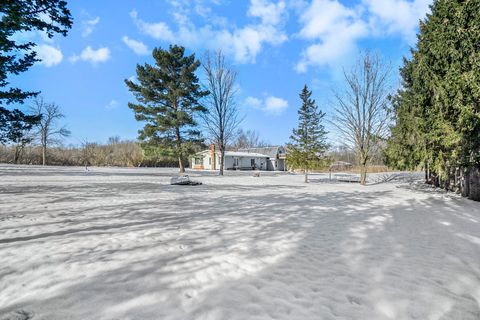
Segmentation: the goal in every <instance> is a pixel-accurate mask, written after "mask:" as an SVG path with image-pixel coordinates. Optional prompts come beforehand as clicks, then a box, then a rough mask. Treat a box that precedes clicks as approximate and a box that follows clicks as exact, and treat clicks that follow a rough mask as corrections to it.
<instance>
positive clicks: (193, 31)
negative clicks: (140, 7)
mask: <svg viewBox="0 0 480 320" xmlns="http://www.w3.org/2000/svg"><path fill="white" fill-rule="evenodd" d="M185 12H188V11H185V10H183V9H182V10H181V11H178V12H177V17H176V18H175V19H176V24H177V25H176V29H175V30H174V29H172V28H171V27H170V26H169V25H167V24H166V23H164V22H155V23H150V22H145V21H143V20H142V19H140V18H139V17H138V13H137V11H135V10H133V11H132V12H130V16H131V17H132V19H133V21H134V22H135V24H136V25H137V27H138V29H139V30H140V32H142V33H144V34H146V35H149V36H151V37H152V38H154V39H157V40H162V41H165V42H175V43H178V44H181V45H184V46H186V47H189V48H192V49H222V50H223V52H224V53H225V54H227V55H231V56H232V57H233V59H234V60H235V61H236V62H238V63H254V62H255V59H256V56H257V55H258V54H259V53H260V52H261V51H262V49H263V47H264V46H265V45H266V44H270V45H278V44H281V43H283V42H285V41H286V40H287V35H286V33H285V32H284V30H283V27H284V26H283V25H284V20H285V19H286V15H287V13H286V8H285V3H284V1H279V2H277V3H276V4H274V3H272V2H271V1H266V0H251V3H250V7H249V9H248V12H247V15H248V16H250V17H252V18H259V19H260V21H259V22H255V23H250V24H247V25H245V26H243V27H232V26H230V27H228V26H221V27H218V26H217V25H214V24H213V23H209V22H208V21H207V23H206V24H205V25H203V26H201V27H197V26H195V25H194V24H193V23H191V22H190V20H189V21H188V22H187V21H186V20H185V19H184V18H182V17H180V15H185ZM174 17H175V15H174ZM216 20H218V19H216Z"/></svg>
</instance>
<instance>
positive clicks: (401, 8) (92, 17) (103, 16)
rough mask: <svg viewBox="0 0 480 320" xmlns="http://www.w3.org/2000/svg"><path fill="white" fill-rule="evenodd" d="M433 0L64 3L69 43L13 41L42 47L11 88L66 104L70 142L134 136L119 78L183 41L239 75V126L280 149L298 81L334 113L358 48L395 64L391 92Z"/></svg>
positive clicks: (293, 114)
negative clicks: (214, 53)
mask: <svg viewBox="0 0 480 320" xmlns="http://www.w3.org/2000/svg"><path fill="white" fill-rule="evenodd" d="M431 2H432V1H431V0H357V1H353V0H350V1H347V0H313V1H304V0H279V1H273V0H272V1H270V0H250V1H249V0H164V1H149V0H144V1H133V0H123V1H118V0H116V1H114V0H102V1H96V0H85V1H69V4H68V7H69V9H70V10H71V12H72V15H73V17H74V25H73V28H72V29H71V30H70V32H69V34H68V36H67V37H61V36H57V37H55V38H53V39H45V37H43V36H42V35H41V34H38V33H29V34H22V35H18V37H19V38H25V39H34V40H35V41H36V42H37V43H38V47H37V48H36V50H37V52H38V54H39V57H40V58H42V59H43V61H42V62H40V63H38V64H37V65H35V66H34V67H32V68H31V69H30V70H28V71H27V72H25V73H23V74H21V75H19V76H16V77H11V79H10V80H11V82H12V84H13V85H17V86H19V87H21V88H22V89H25V90H40V91H42V95H43V97H44V99H45V100H46V101H48V102H55V103H57V104H58V105H60V106H61V107H62V110H63V111H64V113H65V115H66V118H65V119H64V121H65V123H66V124H67V125H68V128H69V129H70V130H71V131H72V136H71V137H70V138H68V139H67V141H66V143H73V144H78V143H79V142H80V141H84V140H89V141H95V142H105V141H106V140H107V139H108V137H111V136H120V137H121V138H122V139H135V138H136V137H137V131H138V129H139V128H141V127H142V123H139V122H137V121H136V120H135V119H134V115H133V112H132V111H131V110H130V109H129V108H128V107H127V103H128V102H129V101H134V98H133V96H132V95H131V94H130V93H129V92H128V90H127V88H126V86H125V84H124V79H126V78H130V77H132V76H135V67H136V64H137V63H141V64H143V63H145V62H148V63H152V58H151V55H150V53H151V50H152V49H153V48H154V47H162V48H168V45H169V44H179V45H183V46H185V47H186V48H187V51H188V53H195V54H196V56H197V57H198V58H201V57H202V56H203V55H204V53H205V50H215V49H221V50H222V51H223V52H224V53H225V54H226V56H227V59H228V60H229V62H230V63H231V64H232V66H233V67H234V68H235V69H236V71H237V72H238V75H239V76H238V95H237V102H238V106H239V109H240V112H241V113H242V114H243V115H244V117H245V118H244V120H243V122H242V124H241V127H242V128H244V129H254V130H256V131H258V132H259V133H260V136H261V137H262V138H263V139H265V140H267V141H269V142H270V143H271V144H284V143H285V142H287V141H288V138H289V136H290V133H291V130H292V128H293V127H294V126H295V125H296V121H297V109H298V107H299V98H298V93H299V92H300V90H301V89H302V87H303V85H304V84H307V85H308V86H309V87H310V89H312V90H313V97H314V98H315V99H316V100H317V103H318V105H319V107H320V108H321V109H322V110H324V111H325V112H326V113H327V116H332V113H333V106H334V102H333V99H332V89H333V88H339V87H341V84H342V76H341V75H342V70H343V68H347V69H348V68H349V67H350V66H352V64H353V63H354V62H355V58H356V56H357V55H358V53H359V52H360V51H362V50H366V49H368V50H374V51H377V52H379V53H380V54H381V55H382V57H383V58H384V59H385V60H386V61H388V62H389V63H390V64H391V65H392V81H391V83H392V88H395V87H396V86H398V81H399V80H398V72H397V70H398V66H399V65H400V64H401V59H402V57H403V56H405V55H407V56H408V54H409V48H410V47H411V46H412V45H414V44H415V34H416V32H417V28H418V21H419V19H421V18H423V17H425V14H426V13H427V12H428V10H429V5H430V3H431ZM198 75H199V77H200V78H202V74H201V71H200V70H199V73H198ZM28 104H29V102H27V103H26V106H28ZM327 127H329V129H330V130H331V131H332V133H331V134H330V137H331V139H332V140H335V138H336V136H335V132H334V130H333V129H332V128H331V126H327Z"/></svg>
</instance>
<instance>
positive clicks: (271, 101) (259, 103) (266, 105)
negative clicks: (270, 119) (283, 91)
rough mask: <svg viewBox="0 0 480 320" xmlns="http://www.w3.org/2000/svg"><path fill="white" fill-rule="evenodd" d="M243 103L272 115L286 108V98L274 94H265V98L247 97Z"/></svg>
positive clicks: (280, 112)
mask: <svg viewBox="0 0 480 320" xmlns="http://www.w3.org/2000/svg"><path fill="white" fill-rule="evenodd" d="M243 103H244V105H245V106H247V107H252V108H255V109H260V110H262V111H263V112H265V113H268V114H272V115H280V114H282V113H283V112H284V111H285V110H286V109H287V108H288V101H287V100H285V99H282V98H278V97H274V96H267V97H266V98H265V99H259V98H255V97H247V98H246V99H245V100H244V102H243Z"/></svg>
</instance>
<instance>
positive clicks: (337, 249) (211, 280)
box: [0, 184, 480, 319]
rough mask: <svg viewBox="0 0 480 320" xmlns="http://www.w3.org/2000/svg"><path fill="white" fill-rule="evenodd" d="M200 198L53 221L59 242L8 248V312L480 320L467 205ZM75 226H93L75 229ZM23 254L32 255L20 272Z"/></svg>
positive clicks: (300, 193)
mask: <svg viewBox="0 0 480 320" xmlns="http://www.w3.org/2000/svg"><path fill="white" fill-rule="evenodd" d="M140 185H141V184H140ZM142 187H145V185H142ZM139 189H141V187H139ZM119 190H120V189H119ZM126 190H127V189H121V190H120V191H121V192H126ZM180 190H181V191H180ZM195 190H196V192H193V193H192V192H191V191H189V190H187V189H176V188H173V187H166V188H165V189H163V191H162V192H167V193H168V195H169V197H167V198H166V199H164V200H162V202H161V203H158V202H155V201H154V200H149V201H145V200H141V199H139V200H135V201H133V202H132V203H130V204H121V205H119V204H111V205H109V206H104V207H102V208H99V209H85V208H83V209H82V208H78V209H75V211H74V212H75V215H78V216H80V217H81V218H79V220H78V221H72V222H60V223H59V225H55V224H54V225H53V226H54V227H55V228H58V229H59V230H57V231H54V232H43V233H37V234H36V235H31V236H29V237H30V238H28V237H23V238H22V237H17V239H15V238H3V242H2V241H1V240H0V245H1V246H0V250H2V251H0V253H1V254H2V256H3V257H4V259H2V261H4V263H5V264H4V265H3V267H0V280H1V281H0V283H3V285H0V289H2V290H0V305H3V306H4V307H0V315H1V314H2V313H6V314H7V313H10V312H14V311H15V310H26V312H32V313H34V314H38V315H39V316H40V317H41V318H45V319H47V318H48V319H63V318H72V319H87V318H102V319H119V318H139V319H162V318H169V319H200V318H202V317H204V318H207V317H211V318H214V319H250V318H275V319H318V318H319V317H320V318H322V319H335V318H357V319H390V318H391V319H399V318H404V319H405V318H415V317H416V318H419V319H427V318H437V319H441V318H442V317H443V318H444V319H449V318H452V319H453V318H462V319H478V316H479V315H480V310H479V307H478V302H479V301H480V300H479V299H480V297H479V296H478V288H479V286H480V269H479V267H477V266H478V265H479V262H480V261H479V257H480V255H478V253H480V245H479V244H478V243H476V240H475V239H476V238H475V237H476V235H478V232H479V231H480V227H479V224H478V223H472V221H471V219H478V218H479V217H480V212H479V208H477V207H474V206H471V205H469V204H468V203H467V202H466V201H465V200H464V199H459V200H458V201H444V200H442V199H438V198H435V197H430V196H428V195H424V194H422V197H418V196H417V195H416V194H415V193H413V192H411V191H409V190H404V189H396V188H395V187H392V188H390V189H387V190H384V191H379V190H378V189H374V188H373V189H371V188H361V187H359V191H354V190H348V191H338V190H337V191H328V192H325V191H318V190H317V189H315V186H314V185H313V186H309V187H303V186H302V187H299V186H291V185H290V186H289V185H279V186H276V185H266V186H261V188H260V189H259V186H245V185H228V184H225V185H219V186H205V187H204V186H202V189H198V190H197V189H195ZM360 190H361V191H360ZM120 191H119V192H120ZM212 192H215V196H212V195H211V194H212ZM399 193H400V195H401V197H399V198H398V199H396V197H397V195H398V194H399ZM209 195H210V196H209ZM148 196H155V193H152V194H150V195H148ZM82 210H83V211H82ZM109 219H110V221H111V223H105V222H106V221H109ZM469 219H470V220H469ZM52 223H58V222H55V221H52ZM72 223H73V224H72ZM78 223H81V224H82V225H85V227H73V226H74V225H75V224H78ZM50 227H51V226H50ZM439 236H441V237H439ZM9 239H10V240H11V241H10V240H9ZM12 249H15V251H12V253H9V254H6V253H5V252H8V251H5V250H12ZM27 252H30V253H31V257H28V258H27V259H25V260H23V261H22V260H21V259H22V257H23V258H25V253H27ZM17 253H18V255H17ZM22 253H23V254H22ZM452 272H453V273H452ZM475 317H477V318H475Z"/></svg>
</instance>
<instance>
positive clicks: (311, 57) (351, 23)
mask: <svg viewBox="0 0 480 320" xmlns="http://www.w3.org/2000/svg"><path fill="white" fill-rule="evenodd" d="M300 22H301V23H302V24H303V27H302V29H301V30H300V33H299V36H300V37H301V38H303V39H306V40H313V41H315V43H313V44H311V45H309V46H308V47H307V48H306V49H305V50H304V51H303V53H302V58H301V60H300V62H299V63H298V64H297V66H296V70H297V71H298V72H305V71H306V70H307V68H308V67H309V66H311V65H313V66H325V65H329V64H332V63H335V62H338V61H339V60H341V59H342V58H344V56H345V55H346V54H348V53H350V52H352V51H353V49H354V48H355V47H356V41H357V40H358V39H360V38H362V37H366V36H367V35H368V33H369V29H368V24H367V23H366V22H364V21H363V20H362V19H361V15H360V12H358V11H356V10H354V9H350V8H347V7H345V6H344V5H343V4H341V3H340V2H338V1H337V0H314V1H313V2H312V3H311V5H310V6H309V7H307V8H306V10H305V11H304V12H303V14H302V15H301V16H300Z"/></svg>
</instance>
